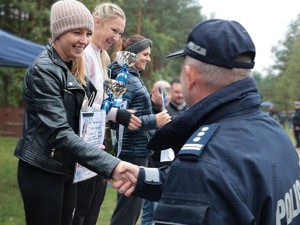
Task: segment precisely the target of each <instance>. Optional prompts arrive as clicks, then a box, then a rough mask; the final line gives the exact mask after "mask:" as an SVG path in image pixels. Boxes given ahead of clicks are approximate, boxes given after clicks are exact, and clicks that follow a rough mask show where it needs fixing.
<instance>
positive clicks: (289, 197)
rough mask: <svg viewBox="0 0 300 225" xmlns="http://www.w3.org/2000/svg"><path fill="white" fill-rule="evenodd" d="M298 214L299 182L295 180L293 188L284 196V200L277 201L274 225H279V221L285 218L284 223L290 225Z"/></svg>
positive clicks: (299, 205)
mask: <svg viewBox="0 0 300 225" xmlns="http://www.w3.org/2000/svg"><path fill="white" fill-rule="evenodd" d="M299 213H300V181H299V180H296V181H295V183H294V184H293V187H292V188H290V189H289V191H288V192H286V193H285V194H284V199H279V200H278V201H277V208H276V225H281V220H282V219H284V217H286V223H287V224H290V223H291V222H292V221H293V219H294V218H295V217H296V216H298V215H299Z"/></svg>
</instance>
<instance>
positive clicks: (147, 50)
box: [109, 35, 171, 225]
mask: <svg viewBox="0 0 300 225" xmlns="http://www.w3.org/2000/svg"><path fill="white" fill-rule="evenodd" d="M151 47H152V41H151V40H150V39H147V38H145V37H143V36H140V35H135V36H132V37H130V38H128V39H126V40H125V41H123V42H122V44H121V46H120V49H119V50H120V51H129V52H132V53H135V54H137V61H136V63H135V64H134V65H133V67H132V68H129V69H128V72H129V73H130V76H129V77H128V80H127V84H126V86H127V90H126V92H125V93H124V94H123V100H125V101H127V109H134V110H135V111H136V113H135V115H136V116H137V117H139V119H140V120H141V121H142V125H141V128H140V129H138V130H135V131H131V130H128V129H124V133H123V144H122V147H121V153H120V156H119V158H120V159H122V160H124V161H127V162H131V163H133V164H136V165H139V166H147V164H148V157H149V154H150V151H149V150H148V149H147V148H146V145H147V143H148V141H149V138H150V134H149V130H155V129H156V128H159V127H161V126H163V125H164V124H166V123H167V122H169V121H170V118H171V117H170V115H169V114H168V113H167V111H163V112H160V113H158V114H153V113H152V106H151V100H150V94H149V92H148V90H147V88H146V86H145V85H144V82H143V81H142V79H141V72H142V71H144V70H145V68H146V65H147V63H148V62H150V60H151V58H150V54H151ZM109 67H110V68H111V70H112V74H113V77H116V76H117V73H118V71H119V69H120V66H119V65H118V63H117V62H113V63H112V64H111V65H110V66H109ZM117 131H118V129H117ZM118 137H119V134H118V132H117V138H118ZM117 148H118V146H117V145H116V149H117ZM141 206H142V199H141V198H136V197H129V198H128V197H125V196H123V195H119V194H118V202H117V206H116V209H115V211H114V213H113V215H112V219H111V225H135V224H136V222H137V220H138V218H139V215H140V211H141Z"/></svg>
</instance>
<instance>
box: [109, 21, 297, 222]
mask: <svg viewBox="0 0 300 225" xmlns="http://www.w3.org/2000/svg"><path fill="white" fill-rule="evenodd" d="M175 56H181V57H184V62H183V65H182V71H181V77H180V79H181V83H182V92H183V95H184V97H185V100H186V102H187V104H188V106H189V107H190V108H189V109H188V110H187V111H186V112H185V113H184V114H183V115H182V116H180V117H179V118H177V119H175V120H173V121H172V122H170V123H169V124H166V125H165V126H164V127H162V128H161V129H160V130H158V131H157V132H156V134H155V135H154V137H153V138H152V139H151V141H150V142H149V145H148V147H149V148H150V149H154V150H159V149H166V148H173V150H175V152H177V155H176V159H175V160H174V161H173V163H172V165H171V167H170V168H166V167H164V168H161V169H160V170H158V169H155V168H137V167H131V168H127V169H129V170H131V171H132V173H134V175H135V176H136V177H137V178H138V180H137V184H136V187H135V190H134V193H133V194H134V195H135V196H140V197H143V198H147V199H152V200H153V199H155V200H159V199H160V200H159V203H158V206H157V209H156V212H155V216H154V219H155V224H189V225H201V224H210V225H216V224H223V225H241V224H243V225H253V224H260V225H275V224H276V225H279V224H281V225H282V224H290V225H299V224H300V215H299V213H300V178H299V175H300V169H299V161H298V155H297V153H296V151H295V148H294V146H293V144H292V142H291V140H290V138H289V136H288V135H287V133H286V132H285V131H284V130H283V129H282V127H281V126H280V125H279V124H278V123H276V122H275V121H274V120H273V119H272V118H271V117H270V116H268V115H267V114H265V113H264V112H262V110H261V108H260V104H261V99H260V95H259V93H258V91H257V88H256V85H255V81H254V80H253V78H251V77H250V72H251V69H252V68H253V67H254V58H255V46H254V44H253V42H252V40H251V38H250V36H249V34H248V33H247V31H246V30H245V28H244V27H243V26H242V25H241V24H239V23H238V22H235V21H227V20H217V19H214V20H207V21H204V22H202V23H200V24H198V25H196V26H195V28H194V29H193V30H192V32H191V33H190V35H189V37H188V40H187V44H186V46H185V48H184V49H183V50H180V51H178V52H176V53H173V54H171V55H169V56H168V57H169V58H171V57H175ZM132 182H133V183H134V182H135V180H132ZM127 184H128V183H126V184H125V185H123V182H115V183H114V184H113V186H114V187H115V188H118V189H119V192H121V193H125V195H130V194H131V193H132V190H133V188H131V189H127V187H128V185H127ZM161 193H162V194H161Z"/></svg>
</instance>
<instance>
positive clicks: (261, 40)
mask: <svg viewBox="0 0 300 225" xmlns="http://www.w3.org/2000/svg"><path fill="white" fill-rule="evenodd" d="M199 2H200V5H201V6H202V10H201V14H202V15H206V16H207V17H208V18H212V16H211V15H214V18H218V19H229V20H236V21H238V22H240V23H241V24H242V25H243V26H244V27H245V28H246V30H247V31H248V33H249V34H250V36H251V38H252V40H253V42H254V44H255V47H256V58H255V67H254V71H258V72H260V73H262V74H263V75H266V70H265V69H266V68H268V67H270V66H272V65H273V64H274V57H273V56H272V53H271V48H272V47H273V46H276V45H277V44H278V42H279V41H281V40H284V37H285V34H286V33H287V29H288V25H289V24H290V23H291V22H292V21H293V20H295V19H296V18H297V15H298V14H300V1H299V0H285V1H282V0H273V1H272V0H250V1H242V0H199Z"/></svg>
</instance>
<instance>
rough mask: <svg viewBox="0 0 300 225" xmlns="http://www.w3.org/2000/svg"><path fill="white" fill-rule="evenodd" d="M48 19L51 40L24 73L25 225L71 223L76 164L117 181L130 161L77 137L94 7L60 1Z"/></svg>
mask: <svg viewBox="0 0 300 225" xmlns="http://www.w3.org/2000/svg"><path fill="white" fill-rule="evenodd" d="M50 23H51V25H50V27H51V35H52V42H50V43H49V44H48V46H47V47H46V49H45V50H44V51H43V52H42V53H41V54H40V55H39V56H38V57H37V59H36V60H35V62H34V63H33V65H32V66H31V67H29V68H28V70H27V73H26V75H25V77H24V85H23V95H24V102H25V115H24V128H23V135H22V137H21V138H20V140H19V142H18V145H17V147H16V150H15V155H16V156H17V157H18V158H19V159H20V160H19V166H18V184H19V188H20V191H21V194H22V198H23V202H24V208H25V215H26V224H27V225H41V224H43V225H54V224H55V225H70V224H72V214H73V211H74V208H75V202H76V185H74V184H73V172H74V169H75V162H78V163H80V164H81V165H84V166H85V167H87V168H89V169H91V170H93V171H95V172H97V173H99V174H102V175H104V176H105V177H113V178H114V179H118V178H120V176H121V175H120V174H119V171H120V168H121V167H122V166H124V165H126V163H124V162H120V160H119V159H117V158H115V157H113V156H111V155H110V154H108V153H106V152H105V151H100V150H99V148H98V147H95V146H92V145H90V144H88V143H86V142H85V141H83V140H82V139H81V138H80V137H79V136H78V135H77V134H78V123H79V112H80V109H81V106H82V103H83V101H84V98H85V97H86V95H87V93H88V90H87V88H86V83H85V80H84V72H83V63H82V60H81V56H82V54H83V51H84V49H85V48H86V46H87V45H88V44H89V42H90V38H91V35H92V32H93V30H94V24H93V17H92V15H91V13H90V11H89V10H88V9H87V8H86V7H85V6H84V5H83V4H82V3H80V2H78V1H75V0H65V1H57V2H56V3H54V4H53V5H52V7H51V15H50Z"/></svg>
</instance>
